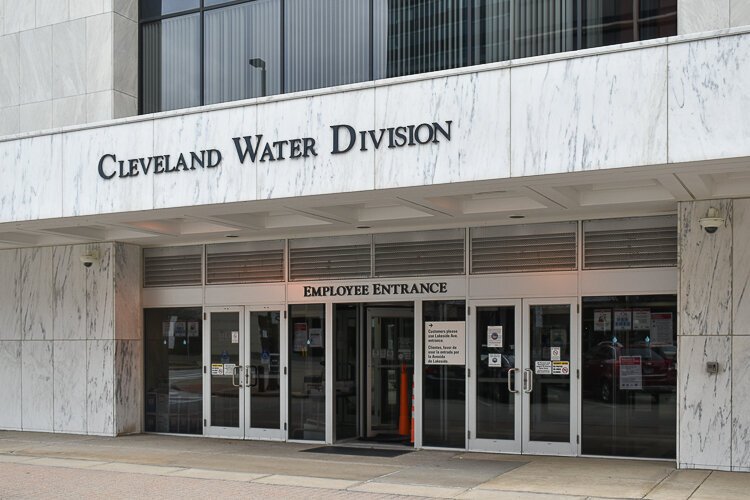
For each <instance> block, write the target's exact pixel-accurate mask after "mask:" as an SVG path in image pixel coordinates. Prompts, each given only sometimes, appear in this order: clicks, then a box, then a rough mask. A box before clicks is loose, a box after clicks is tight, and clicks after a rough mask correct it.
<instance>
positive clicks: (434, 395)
mask: <svg viewBox="0 0 750 500" xmlns="http://www.w3.org/2000/svg"><path fill="white" fill-rule="evenodd" d="M422 307H423V309H422V310H423V320H424V322H428V321H466V302H465V301H463V300H456V301H425V302H424V303H423V305H422ZM422 345H424V333H423V339H422ZM465 405H466V366H465V365H427V364H425V366H424V378H423V403H422V444H423V445H424V446H439V447H446V448H463V447H464V446H465V445H466V408H465Z"/></svg>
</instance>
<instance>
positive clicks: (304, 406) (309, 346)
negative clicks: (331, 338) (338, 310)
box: [289, 304, 326, 441]
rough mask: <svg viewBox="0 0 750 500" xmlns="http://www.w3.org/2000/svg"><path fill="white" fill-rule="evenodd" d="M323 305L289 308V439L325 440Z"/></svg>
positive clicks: (324, 319) (293, 306)
mask: <svg viewBox="0 0 750 500" xmlns="http://www.w3.org/2000/svg"><path fill="white" fill-rule="evenodd" d="M325 321H326V318H325V305H324V304H310V305H290V306H289V439H304V440H313V441H323V440H325V437H326V390H325V384H326V367H325Z"/></svg>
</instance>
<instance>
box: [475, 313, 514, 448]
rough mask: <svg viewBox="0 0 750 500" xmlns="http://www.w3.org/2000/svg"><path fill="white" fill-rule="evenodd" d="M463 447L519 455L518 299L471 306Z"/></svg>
mask: <svg viewBox="0 0 750 500" xmlns="http://www.w3.org/2000/svg"><path fill="white" fill-rule="evenodd" d="M471 318H472V321H471V327H470V334H469V372H470V373H469V375H470V376H469V394H471V403H470V406H469V422H470V432H469V448H470V449H472V450H477V451H495V452H503V453H521V406H522V405H521V397H520V395H521V382H522V381H521V360H522V358H521V344H522V342H521V301H520V300H509V301H491V302H484V301H483V302H474V303H473V304H472V306H471Z"/></svg>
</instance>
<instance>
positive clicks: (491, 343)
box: [487, 325, 503, 347]
mask: <svg viewBox="0 0 750 500" xmlns="http://www.w3.org/2000/svg"><path fill="white" fill-rule="evenodd" d="M502 346H503V327H502V325H501V326H488V327H487V347H502Z"/></svg>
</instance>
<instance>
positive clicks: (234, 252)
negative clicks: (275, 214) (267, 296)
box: [206, 240, 284, 285]
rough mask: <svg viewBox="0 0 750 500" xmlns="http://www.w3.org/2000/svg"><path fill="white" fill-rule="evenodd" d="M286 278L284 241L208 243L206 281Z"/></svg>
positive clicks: (220, 282)
mask: <svg viewBox="0 0 750 500" xmlns="http://www.w3.org/2000/svg"><path fill="white" fill-rule="evenodd" d="M276 281H284V241H283V240H275V241H259V242H248V243H224V244H218V245H207V246H206V284H208V285H218V284H225V285H226V284H238V283H269V282H276Z"/></svg>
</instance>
